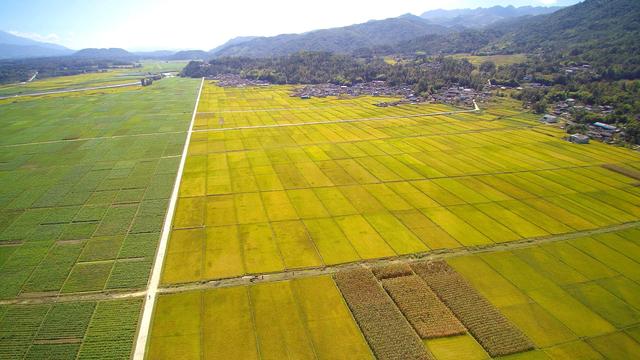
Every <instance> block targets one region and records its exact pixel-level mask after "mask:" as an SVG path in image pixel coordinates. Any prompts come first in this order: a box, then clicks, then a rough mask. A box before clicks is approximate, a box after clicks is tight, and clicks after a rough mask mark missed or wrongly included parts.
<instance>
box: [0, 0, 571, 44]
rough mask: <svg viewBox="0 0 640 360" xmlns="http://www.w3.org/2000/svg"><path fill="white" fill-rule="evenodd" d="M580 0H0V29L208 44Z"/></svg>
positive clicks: (38, 35)
mask: <svg viewBox="0 0 640 360" xmlns="http://www.w3.org/2000/svg"><path fill="white" fill-rule="evenodd" d="M577 2H579V0H511V1H506V2H505V1H494V0H447V1H442V0H438V1H433V0H396V1H390V0H322V1H307V2H305V1H302V0H271V1H269V0H221V1H220V0H218V1H216V0H208V1H207V0H102V1H100V0H84V1H82V0H19V1H14V0H0V30H4V31H9V32H12V33H14V34H16V35H21V36H25V37H30V38H33V39H35V40H44V41H49V42H53V43H58V44H61V45H64V46H67V47H70V48H72V49H80V48H85V47H123V48H126V49H129V50H151V49H205V50H208V49H211V48H213V47H215V46H217V45H219V44H221V43H223V42H224V41H226V40H228V39H229V38H232V37H235V36H247V35H261V36H271V35H276V34H281V33H296V32H304V31H310V30H314V29H321V28H328V27H334V26H345V25H350V24H353V23H359V22H364V21H367V20H370V19H384V18H388V17H394V16H399V15H402V14H405V13H409V12H410V13H413V14H420V13H422V12H424V11H427V10H432V9H437V8H447V9H454V8H475V7H487V6H493V5H514V6H524V5H533V6H543V5H544V6H551V5H571V4H575V3H577Z"/></svg>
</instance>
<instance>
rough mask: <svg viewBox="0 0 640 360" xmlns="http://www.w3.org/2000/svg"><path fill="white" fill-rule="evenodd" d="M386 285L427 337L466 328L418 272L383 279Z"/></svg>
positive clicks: (419, 331) (445, 334) (458, 333)
mask: <svg viewBox="0 0 640 360" xmlns="http://www.w3.org/2000/svg"><path fill="white" fill-rule="evenodd" d="M382 286H383V287H384V289H385V290H387V293H389V296H391V298H392V299H393V301H394V302H395V303H396V305H397V306H398V308H399V309H400V311H402V313H403V314H404V316H405V317H406V318H407V320H409V322H410V323H411V325H412V326H413V328H414V329H415V330H416V332H417V333H418V335H419V336H420V337H421V338H423V339H430V338H437V337H444V336H452V335H461V334H464V333H465V332H466V329H465V328H464V326H462V324H460V321H458V319H457V318H456V317H455V316H454V315H453V313H452V312H451V310H449V309H448V308H447V307H446V306H445V305H444V304H443V303H442V301H440V299H438V297H437V296H436V295H435V294H434V293H433V291H431V289H429V287H428V286H427V284H426V283H425V282H424V280H422V279H421V278H420V277H419V276H417V275H409V276H402V277H396V278H391V279H385V280H382Z"/></svg>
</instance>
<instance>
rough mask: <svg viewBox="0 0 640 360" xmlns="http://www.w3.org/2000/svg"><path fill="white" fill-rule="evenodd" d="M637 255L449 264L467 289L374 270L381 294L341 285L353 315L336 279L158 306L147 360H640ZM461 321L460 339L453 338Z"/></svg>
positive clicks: (637, 235) (607, 237)
mask: <svg viewBox="0 0 640 360" xmlns="http://www.w3.org/2000/svg"><path fill="white" fill-rule="evenodd" d="M638 255H640V230H638V229H637V228H632V229H629V230H623V231H619V232H612V233H607V234H601V235H594V236H591V237H578V238H575V239H571V240H562V241H556V242H548V243H544V244H541V245H530V246H527V247H521V248H518V249H517V250H512V251H496V252H489V253H482V254H476V255H467V256H461V257H450V258H447V260H446V262H447V263H448V264H446V265H445V266H450V268H449V269H450V270H446V271H448V272H451V271H453V272H455V276H457V277H459V280H454V278H455V276H454V278H451V277H450V275H446V276H445V278H443V279H442V280H443V281H441V282H439V281H440V280H437V279H436V278H430V277H431V276H434V275H433V274H437V273H438V271H440V270H437V269H438V267H442V265H437V267H436V268H435V269H436V270H435V272H431V271H432V270H425V269H427V268H428V266H434V265H435V264H436V263H432V264H431V265H428V264H427V263H423V262H421V261H417V262H416V261H413V262H411V268H413V269H415V272H416V273H417V274H418V275H419V276H418V275H415V274H414V273H413V272H412V269H411V268H409V270H408V271H407V270H406V269H405V268H402V269H400V270H398V269H392V270H386V271H380V272H379V269H376V268H375V267H374V268H373V270H374V273H376V276H378V281H379V283H378V282H376V278H375V277H374V275H373V274H372V273H371V272H370V271H369V270H366V269H365V268H363V267H359V266H358V267H355V268H353V270H347V271H344V272H342V273H340V274H339V275H336V278H335V282H337V284H338V287H339V290H340V292H341V293H342V295H343V296H344V297H345V299H346V302H347V304H348V307H347V306H345V303H344V301H345V300H342V298H341V296H340V292H338V291H337V289H336V284H335V283H334V282H333V281H332V280H331V278H329V277H327V276H319V277H318V276H314V277H308V278H299V279H295V280H286V281H278V282H265V283H260V284H257V285H251V286H234V287H224V288H219V289H210V290H200V291H191V292H176V293H171V294H166V295H161V296H160V298H159V302H158V305H157V308H156V315H155V318H154V322H153V328H152V334H153V335H152V339H151V342H150V345H149V349H148V353H147V354H148V355H147V357H148V358H150V359H175V358H180V359H230V358H232V359H236V358H238V359H240V358H242V359H272V358H275V359H281V358H295V359H342V358H345V359H346V358H348V359H371V358H373V356H375V357H376V358H378V359H409V358H411V359H437V360H448V359H460V358H464V359H489V358H490V356H489V355H488V353H491V352H495V353H497V354H508V353H510V352H515V353H516V354H513V355H510V356H508V357H501V358H510V359H511V358H518V359H578V358H579V359H587V358H588V359H602V358H609V359H631V358H633V357H634V356H635V354H637V353H638V351H640V343H638V342H637V341H638V340H640V338H639V337H638V329H640V302H639V301H640V298H639V294H640V287H639V285H638V282H637V281H638V278H637V277H638V273H639V272H640V263H639V262H637V259H638V258H640V257H638ZM425 266H427V268H425ZM367 273H368V275H367ZM421 277H422V278H424V280H425V281H426V282H423V281H422V280H421ZM461 282H462V283H461ZM462 284H467V285H462ZM465 286H468V288H466V287H465ZM429 289H433V291H434V292H435V294H437V297H436V298H433V300H427V298H429V297H431V296H433V295H429V294H433V292H431V291H432V290H429ZM175 291H178V290H177V289H176V290H175ZM425 291H426V292H425ZM421 294H424V295H421ZM447 294H450V295H451V296H453V297H450V298H449V297H448V296H450V295H447ZM465 294H466V295H465ZM407 296H408V297H407ZM416 296H417V297H416ZM461 296H462V298H461ZM403 298H404V299H403ZM438 299H440V300H442V301H443V302H444V304H445V305H446V306H447V307H449V308H451V309H452V310H453V312H454V314H455V315H451V313H450V312H449V315H446V314H445V313H444V312H443V310H440V309H439V307H441V306H443V305H438V304H442V303H440V300H438ZM459 300H462V301H459ZM451 301H453V302H451ZM456 301H457V303H456ZM478 301H480V302H481V303H483V304H484V305H479V304H478ZM408 304H411V306H412V309H414V310H417V312H416V311H414V310H412V309H410V308H408V307H407V305H408ZM485 308H486V309H485ZM349 309H350V310H351V311H352V312H353V316H354V317H355V319H354V318H353V317H351V316H350V315H349ZM424 311H427V312H428V311H435V312H436V313H434V315H429V314H428V313H424ZM444 311H445V312H447V310H446V308H445V310H444ZM430 316H431V318H430ZM420 319H421V320H420ZM457 319H460V321H461V322H462V324H463V327H462V334H460V330H447V329H452V328H457V327H459V326H460V325H459V324H460V323H458V320H457ZM420 321H429V325H430V326H431V329H433V330H437V331H435V332H434V331H431V332H430V333H425V332H423V331H422V329H423V328H422V327H421V325H420ZM360 331H362V335H361V334H360ZM456 334H459V335H456ZM447 335H449V336H447ZM363 337H364V340H366V342H365V341H364V340H363ZM420 338H422V339H423V340H420ZM337 339H339V340H337ZM367 344H368V345H369V347H370V348H371V349H372V350H368V348H367ZM416 344H420V345H419V347H416V346H417V345H416ZM481 344H482V345H481ZM529 349H530V350H529ZM372 354H373V355H372ZM498 357H499V356H498Z"/></svg>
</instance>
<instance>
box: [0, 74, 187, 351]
mask: <svg viewBox="0 0 640 360" xmlns="http://www.w3.org/2000/svg"><path fill="white" fill-rule="evenodd" d="M64 81H69V79H64ZM197 86H198V82H197V81H195V80H188V79H177V78H175V79H164V80H162V81H159V82H157V83H155V84H154V85H153V86H151V87H146V88H122V89H118V90H110V91H107V92H78V93H72V94H68V95H63V94H57V95H52V96H43V97H39V98H25V99H20V100H17V101H15V100H12V101H5V102H3V103H2V104H0V109H1V110H0V111H2V117H1V120H0V121H2V126H3V132H2V135H0V183H1V184H2V188H3V190H2V193H1V195H0V273H1V274H2V276H0V301H2V300H4V301H7V302H9V303H10V302H11V301H12V300H25V299H29V298H41V297H51V298H52V299H53V297H55V296H58V295H62V296H64V295H71V294H82V295H84V296H88V297H87V298H88V299H90V298H91V294H92V293H93V294H96V295H98V294H100V293H102V292H104V291H108V292H122V291H133V290H136V289H144V288H146V286H147V280H148V277H149V272H150V268H151V264H152V262H153V259H154V256H155V252H156V246H157V243H158V239H159V236H160V229H161V226H162V222H163V220H164V217H165V213H166V208H167V203H168V198H169V195H170V193H171V189H172V187H173V183H174V181H175V176H176V171H177V168H178V162H179V160H180V154H181V151H182V147H183V144H184V139H185V136H186V130H187V127H188V123H189V120H190V117H191V111H192V108H193V104H194V99H195V95H196V92H197ZM94 303H95V301H94ZM141 303H142V301H141V299H140V298H137V299H134V301H131V302H128V304H129V305H127V306H130V307H131V309H130V311H128V312H126V313H124V314H123V313H121V309H120V307H121V306H120V305H118V304H120V302H113V303H111V302H105V303H104V304H105V305H101V304H102V303H99V304H98V306H97V308H96V309H98V310H96V313H95V315H93V317H91V313H93V309H92V310H91V312H90V313H89V315H88V316H89V318H92V320H91V324H90V325H89V327H88V330H87V333H86V336H85V330H86V329H87V327H86V324H85V325H83V326H84V327H83V328H82V330H81V329H78V331H77V332H76V333H74V334H73V336H72V337H73V339H72V340H70V342H69V344H70V345H65V342H64V341H57V340H56V341H53V342H50V344H49V343H47V341H48V340H47V339H41V336H40V335H38V334H37V330H38V325H37V324H39V321H40V322H41V321H43V320H42V319H44V318H46V317H47V316H50V315H47V314H51V311H49V310H48V309H49V307H50V305H49V304H44V305H24V306H22V305H15V306H14V305H11V306H9V307H8V308H7V312H6V313H5V315H4V318H3V320H2V321H4V322H6V325H5V326H4V327H3V328H2V330H1V331H2V335H0V352H2V351H3V350H4V349H8V350H7V351H10V352H13V351H17V352H16V353H15V354H27V351H29V353H28V354H27V355H26V358H28V359H32V358H33V359H38V358H43V356H44V355H43V354H47V353H51V354H58V352H63V351H64V352H65V353H64V354H72V353H76V352H78V351H79V354H80V355H81V356H80V358H105V357H106V353H105V354H104V355H103V353H102V352H103V351H105V350H106V351H111V349H113V357H112V358H114V359H115V358H118V359H119V358H122V357H123V356H124V357H127V356H128V354H129V353H130V351H131V341H132V339H133V335H134V334H135V330H136V324H137V319H138V314H139V312H140V308H141ZM62 304H66V303H61V305H62ZM82 304H84V303H80V305H82ZM107 304H112V305H107ZM94 305H95V304H94ZM56 306H57V305H56ZM103 308H104V311H106V312H109V313H104V312H103V314H104V319H103V320H100V319H101V317H100V316H101V315H99V314H100V313H99V312H98V311H99V309H103ZM109 309H110V310H109ZM52 311H53V310H52ZM74 311H75V310H74V308H73V307H70V308H69V309H67V310H65V313H63V314H61V315H59V316H58V317H59V318H61V319H64V318H72V317H74ZM122 311H124V308H122ZM14 313H15V316H17V317H18V320H15V319H13V318H12V317H11V316H12V315H11V314H14ZM22 316H24V319H25V320H24V321H25V326H26V327H33V328H30V329H26V328H25V329H24V331H23V329H22V328H21V327H20V326H15V327H14V326H13V322H14V321H22V320H20V319H21V318H20V317H22ZM44 321H45V323H47V321H48V320H46V319H45V320H44ZM51 321H53V320H51ZM87 321H88V318H87ZM120 323H122V324H125V323H127V324H130V325H128V326H129V328H130V331H129V335H128V336H127V337H122V339H121V340H120V339H119V338H120V335H118V333H117V332H114V330H113V329H118V328H120V325H119V324H120ZM102 327H106V328H104V329H103V328H102ZM92 329H93V330H92ZM30 331H32V332H33V333H32V332H30ZM41 331H42V330H41ZM56 332H57V330H55V329H54V330H52V333H56ZM92 334H93V335H92ZM5 336H6V337H5ZM92 336H94V337H95V343H94V344H92V345H89V344H87V341H90V339H92ZM65 338H66V335H65ZM110 339H111V340H110ZM14 340H15V341H14ZM40 340H43V341H44V342H42V341H40ZM45 340H46V341H45ZM5 341H6V342H5ZM32 341H33V344H34V345H33V346H32V347H31V348H30V347H29V345H30V344H31V343H32ZM60 342H61V343H62V344H61V345H60V346H58V345H59V344H58V343H60ZM116 342H117V343H118V344H119V345H117V346H116ZM5 344H6V345H7V346H5ZM10 344H13V345H10ZM25 344H26V345H25ZM54 345H56V346H54ZM78 349H80V350H78ZM66 351H69V353H66ZM60 354H61V353H60ZM123 354H124V355H123ZM52 356H53V355H52ZM56 356H58V355H56ZM103 356H104V357H103ZM0 357H2V358H11V359H16V358H17V359H19V358H21V357H20V356H18V355H15V357H14V356H13V355H11V356H9V357H5V356H2V355H0ZM55 358H73V357H72V356H71V355H69V357H67V356H66V355H65V356H62V355H59V356H58V357H55Z"/></svg>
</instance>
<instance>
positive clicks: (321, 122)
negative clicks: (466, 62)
mask: <svg viewBox="0 0 640 360" xmlns="http://www.w3.org/2000/svg"><path fill="white" fill-rule="evenodd" d="M473 105H474V108H473V109H470V110H453V111H439V112H432V113H424V114H411V115H395V116H381V117H370V118H360V119H342V120H329V121H309V122H302V123H285V124H270V125H248V126H235V127H228V128H224V127H221V128H213V129H200V130H194V132H210V131H230V130H246V129H269V128H279V127H294V126H307V125H326V124H344V123H354V122H368V121H384V120H394V119H408V118H416V117H426V116H439V115H454V114H464V113H474V112H478V111H480V108H479V107H478V105H477V104H476V102H475V101H474V102H473Z"/></svg>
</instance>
